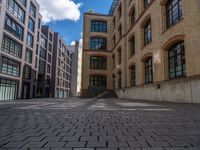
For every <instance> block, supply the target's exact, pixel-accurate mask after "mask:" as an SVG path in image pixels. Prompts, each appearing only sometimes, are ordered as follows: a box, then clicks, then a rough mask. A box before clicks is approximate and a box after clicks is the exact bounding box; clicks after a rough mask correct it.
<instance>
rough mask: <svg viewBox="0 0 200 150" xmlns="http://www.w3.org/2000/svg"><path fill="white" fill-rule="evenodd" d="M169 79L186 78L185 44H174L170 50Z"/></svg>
mask: <svg viewBox="0 0 200 150" xmlns="http://www.w3.org/2000/svg"><path fill="white" fill-rule="evenodd" d="M168 55H169V78H170V79H173V78H178V77H183V76H186V64H185V49H184V42H179V43H176V44H174V45H173V46H172V47H171V48H170V49H169V54H168Z"/></svg>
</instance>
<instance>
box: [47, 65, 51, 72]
mask: <svg viewBox="0 0 200 150" xmlns="http://www.w3.org/2000/svg"><path fill="white" fill-rule="evenodd" d="M47 73H49V74H50V73H51V66H50V65H49V64H48V65H47Z"/></svg>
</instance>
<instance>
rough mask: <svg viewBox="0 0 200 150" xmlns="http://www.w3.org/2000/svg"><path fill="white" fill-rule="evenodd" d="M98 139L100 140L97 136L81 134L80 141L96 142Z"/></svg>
mask: <svg viewBox="0 0 200 150" xmlns="http://www.w3.org/2000/svg"><path fill="white" fill-rule="evenodd" d="M97 140H98V137H97V136H81V138H80V141H89V142H96V141H97ZM100 141H101V140H100Z"/></svg>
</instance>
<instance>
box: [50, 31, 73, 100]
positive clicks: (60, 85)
mask: <svg viewBox="0 0 200 150" xmlns="http://www.w3.org/2000/svg"><path fill="white" fill-rule="evenodd" d="M53 37H54V40H53V57H52V77H51V87H52V88H51V94H52V97H55V98H68V97H69V96H70V89H71V52H70V50H69V48H68V47H67V45H66V43H65V42H64V40H63V39H62V37H61V36H60V35H59V34H58V33H54V35H53Z"/></svg>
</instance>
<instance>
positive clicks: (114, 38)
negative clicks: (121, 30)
mask: <svg viewBox="0 0 200 150" xmlns="http://www.w3.org/2000/svg"><path fill="white" fill-rule="evenodd" d="M115 45H116V36H115V35H114V36H113V46H115Z"/></svg>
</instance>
